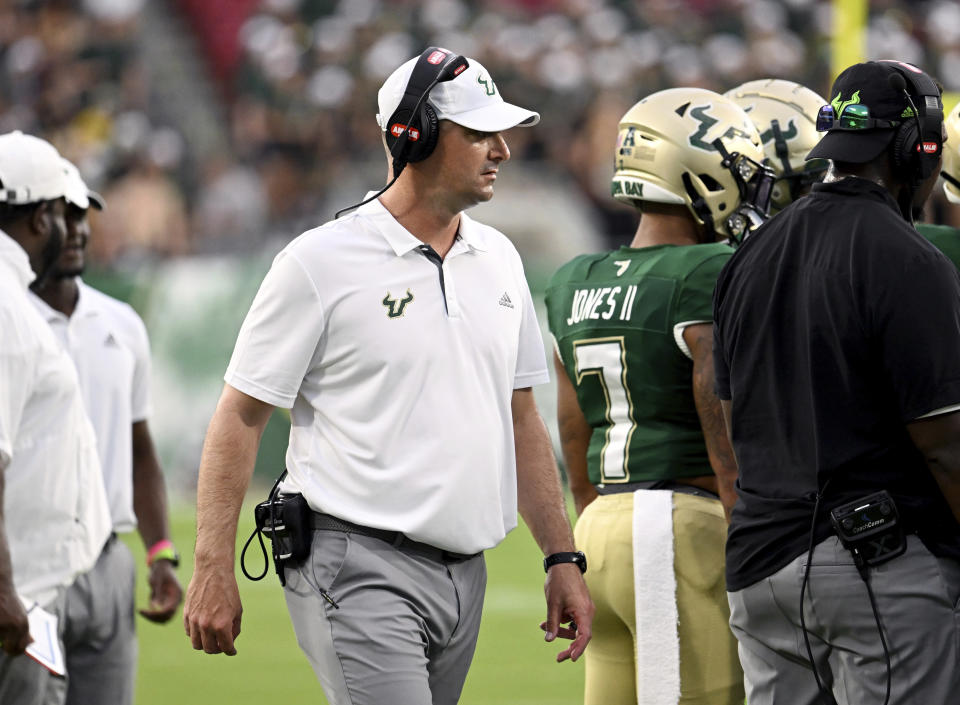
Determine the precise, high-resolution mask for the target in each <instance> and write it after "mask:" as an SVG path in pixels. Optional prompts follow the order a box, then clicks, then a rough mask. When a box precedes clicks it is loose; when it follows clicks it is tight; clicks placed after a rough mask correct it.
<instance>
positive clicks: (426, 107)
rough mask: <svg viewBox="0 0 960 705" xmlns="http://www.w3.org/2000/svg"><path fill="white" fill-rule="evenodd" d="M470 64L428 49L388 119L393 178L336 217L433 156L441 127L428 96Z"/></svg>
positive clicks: (339, 213) (378, 193)
mask: <svg viewBox="0 0 960 705" xmlns="http://www.w3.org/2000/svg"><path fill="white" fill-rule="evenodd" d="M469 65H470V62H469V61H467V59H466V57H463V56H460V55H459V54H454V53H453V52H451V51H449V50H447V49H443V48H440V47H427V49H426V50H425V51H424V52H423V53H422V54H421V55H420V58H418V59H417V63H416V64H414V66H413V71H411V72H410V78H409V80H408V81H407V87H406V88H405V89H404V91H403V97H402V98H401V99H400V104H399V105H397V108H396V110H394V111H393V114H392V115H390V117H389V119H388V120H387V124H386V139H387V147H388V148H389V149H390V158H391V160H392V163H393V179H391V181H390V183H388V184H387V185H386V186H384V187H383V188H382V189H380V190H379V191H378V192H377V193H375V194H374V195H373V196H371V197H370V198H367V199H366V200H363V201H361V202H360V203H357V204H355V205H352V206H348V207H347V208H343V209H341V210H339V211H337V213H336V215H335V216H334V218H339V217H340V216H341V215H343V214H344V213H346V212H347V211H351V210H353V209H355V208H359V207H360V206H362V205H364V204H366V203H369V202H370V201H372V200H373V199H375V198H379V197H380V196H381V195H382V194H383V193H384V192H385V191H386V190H387V189H388V188H390V187H391V186H393V184H394V183H395V182H396V180H397V178H398V177H399V176H400V172H402V171H403V169H404V167H405V166H406V165H407V164H411V163H416V162H421V161H423V160H424V159H426V158H427V157H429V156H430V155H431V154H433V150H434V148H436V146H437V138H438V137H439V135H440V125H439V120H438V119H437V113H436V111H435V110H434V109H433V106H432V105H430V103H428V102H427V96H428V95H430V91H432V90H433V88H434V86H436V85H437V84H438V83H443V82H444V81H451V80H453V79H454V78H456V77H457V76H459V75H460V74H461V73H462V72H463V71H464V70H465V69H466V68H467V67H468V66H469Z"/></svg>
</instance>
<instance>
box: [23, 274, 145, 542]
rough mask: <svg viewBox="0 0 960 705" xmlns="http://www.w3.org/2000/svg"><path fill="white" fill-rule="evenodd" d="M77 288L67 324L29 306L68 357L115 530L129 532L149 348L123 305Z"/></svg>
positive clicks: (42, 306) (40, 306) (40, 303)
mask: <svg viewBox="0 0 960 705" xmlns="http://www.w3.org/2000/svg"><path fill="white" fill-rule="evenodd" d="M77 283H78V285H79V298H78V299H77V306H76V308H75V309H74V311H73V315H72V316H70V317H69V318H67V316H65V315H63V314H62V313H60V312H59V311H57V310H55V309H53V308H51V307H50V306H49V305H47V303H46V302H45V301H44V300H43V299H41V298H40V297H39V296H37V295H36V294H34V293H33V292H30V300H31V301H32V302H33V304H34V305H35V306H36V307H37V310H38V311H39V312H40V315H41V316H43V318H44V319H45V320H46V321H47V323H49V324H50V327H51V328H52V329H53V332H54V333H55V334H56V336H57V338H58V339H59V340H60V343H61V344H62V345H63V347H64V348H65V349H66V350H67V352H68V353H69V354H70V357H71V358H72V359H73V362H74V365H76V368H77V373H78V375H79V377H80V389H81V391H82V392H83V401H84V406H85V407H86V409H87V414H88V416H89V417H90V421H91V422H92V423H93V430H94V432H95V433H96V436H97V449H98V451H99V455H100V465H101V467H102V468H103V481H104V484H105V486H106V491H107V502H108V503H109V505H110V516H111V518H112V520H113V529H114V531H117V532H125V531H132V530H133V529H135V528H136V526H137V518H136V514H134V511H133V431H132V429H133V424H134V423H136V422H138V421H144V420H145V419H146V418H147V417H148V416H149V415H150V342H149V340H148V338H147V329H146V327H145V326H144V325H143V321H142V320H141V319H140V316H138V315H137V313H136V311H134V310H133V309H132V308H131V307H130V306H128V305H127V304H125V303H123V302H121V301H117V300H116V299H114V298H111V297H110V296H107V295H106V294H104V293H102V292H100V291H97V290H96V289H94V288H93V287H90V286H87V285H86V284H84V283H83V282H82V281H78V282H77Z"/></svg>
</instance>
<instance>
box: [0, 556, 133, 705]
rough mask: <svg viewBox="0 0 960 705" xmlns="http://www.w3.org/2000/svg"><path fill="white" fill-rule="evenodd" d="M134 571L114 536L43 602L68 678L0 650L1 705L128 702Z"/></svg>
mask: <svg viewBox="0 0 960 705" xmlns="http://www.w3.org/2000/svg"><path fill="white" fill-rule="evenodd" d="M135 572H136V571H135V568H134V564H133V556H131V555H130V550H129V549H128V548H127V547H126V546H125V545H124V544H122V543H121V542H120V541H117V540H116V539H115V538H114V539H111V540H110V541H108V542H107V545H106V546H105V547H104V549H103V552H102V553H101V554H100V557H99V558H98V559H97V562H96V564H95V565H94V566H93V568H91V569H90V571H89V572H87V573H84V574H83V575H80V576H79V577H78V578H77V579H76V580H75V581H74V583H73V584H72V585H71V586H70V587H68V588H65V589H62V590H61V591H60V594H59V595H58V596H57V598H56V600H54V602H53V603H51V604H48V605H42V607H43V608H44V609H46V610H47V611H48V612H52V613H54V614H56V615H57V617H58V618H59V620H60V648H61V650H62V651H63V654H64V658H65V660H66V665H67V677H66V678H63V677H61V676H55V675H53V674H52V673H50V671H48V670H47V669H46V668H44V667H43V666H41V665H40V664H39V663H37V662H36V661H34V660H33V659H32V658H30V657H29V656H26V655H21V656H16V657H14V658H10V657H9V656H7V655H6V654H4V653H3V652H2V651H0V703H3V705H6V703H11V705H13V703H16V705H64V703H66V705H92V704H95V703H109V704H110V705H130V703H132V702H133V685H134V675H135V671H136V664H137V642H136V637H135V635H134V621H133V611H134V610H133V597H134V596H133V589H134V581H135Z"/></svg>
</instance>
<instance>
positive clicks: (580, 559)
mask: <svg viewBox="0 0 960 705" xmlns="http://www.w3.org/2000/svg"><path fill="white" fill-rule="evenodd" d="M557 563H576V564H577V567H578V568H579V569H580V572H581V573H586V572H587V557H586V556H585V555H583V551H565V552H563V553H551V554H550V555H549V556H547V557H546V558H544V559H543V572H544V573H546V572H547V571H549V570H550V566H552V565H556V564H557Z"/></svg>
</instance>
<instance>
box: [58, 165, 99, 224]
mask: <svg viewBox="0 0 960 705" xmlns="http://www.w3.org/2000/svg"><path fill="white" fill-rule="evenodd" d="M63 170H64V171H65V172H66V175H67V190H66V192H65V193H64V194H63V195H64V196H66V198H67V201H68V202H69V203H72V204H73V205H75V206H76V207H77V208H82V209H83V210H87V209H88V208H89V207H90V206H93V207H94V208H96V209H97V210H98V211H102V210H103V206H104V201H103V196H101V195H100V194H99V193H97V192H96V191H91V190H90V189H89V188H87V184H86V182H85V181H84V180H83V177H82V176H80V170H79V169H77V167H75V166H74V165H73V162H71V161H68V160H67V159H64V160H63Z"/></svg>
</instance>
